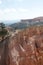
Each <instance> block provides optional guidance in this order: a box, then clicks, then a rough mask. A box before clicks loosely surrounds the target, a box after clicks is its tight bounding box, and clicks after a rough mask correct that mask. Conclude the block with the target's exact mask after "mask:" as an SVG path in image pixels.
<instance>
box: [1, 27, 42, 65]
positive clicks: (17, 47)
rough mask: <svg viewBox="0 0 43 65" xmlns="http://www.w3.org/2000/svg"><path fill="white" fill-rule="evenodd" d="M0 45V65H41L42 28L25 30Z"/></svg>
mask: <svg viewBox="0 0 43 65" xmlns="http://www.w3.org/2000/svg"><path fill="white" fill-rule="evenodd" d="M13 34H14V33H13ZM0 43H1V45H0V65H43V26H33V27H30V28H27V29H25V30H23V31H20V32H18V33H17V34H16V35H13V36H10V37H7V38H6V39H5V40H3V42H0Z"/></svg>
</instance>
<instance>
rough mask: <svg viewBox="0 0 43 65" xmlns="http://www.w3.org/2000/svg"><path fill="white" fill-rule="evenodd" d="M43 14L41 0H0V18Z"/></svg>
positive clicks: (20, 17) (14, 18)
mask: <svg viewBox="0 0 43 65" xmlns="http://www.w3.org/2000/svg"><path fill="white" fill-rule="evenodd" d="M39 16H43V0H0V20H2V21H4V20H20V19H31V18H35V17H39Z"/></svg>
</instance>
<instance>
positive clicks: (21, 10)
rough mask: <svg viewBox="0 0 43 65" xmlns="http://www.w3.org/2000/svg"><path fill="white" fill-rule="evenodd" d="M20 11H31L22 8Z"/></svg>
mask: <svg viewBox="0 0 43 65" xmlns="http://www.w3.org/2000/svg"><path fill="white" fill-rule="evenodd" d="M19 11H20V12H28V11H29V10H28V9H23V8H20V9H19Z"/></svg>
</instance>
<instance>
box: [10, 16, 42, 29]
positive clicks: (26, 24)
mask: <svg viewBox="0 0 43 65" xmlns="http://www.w3.org/2000/svg"><path fill="white" fill-rule="evenodd" d="M35 25H43V17H36V18H33V19H22V20H21V21H20V22H18V23H14V24H12V25H10V26H11V27H12V28H16V29H23V28H27V27H29V26H35Z"/></svg>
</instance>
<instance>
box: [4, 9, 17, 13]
mask: <svg viewBox="0 0 43 65" xmlns="http://www.w3.org/2000/svg"><path fill="white" fill-rule="evenodd" d="M4 12H5V13H10V12H16V9H14V8H10V9H9V8H6V9H4Z"/></svg>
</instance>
